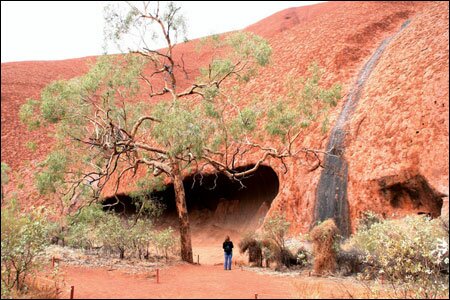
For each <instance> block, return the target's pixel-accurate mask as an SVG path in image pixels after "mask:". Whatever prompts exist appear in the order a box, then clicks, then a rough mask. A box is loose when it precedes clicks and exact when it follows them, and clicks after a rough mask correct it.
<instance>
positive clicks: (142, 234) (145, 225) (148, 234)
mask: <svg viewBox="0 0 450 300" xmlns="http://www.w3.org/2000/svg"><path fill="white" fill-rule="evenodd" d="M152 228H153V224H152V222H151V221H150V220H149V219H139V220H137V221H136V224H134V226H133V227H132V228H131V229H130V231H129V234H130V240H131V243H132V246H133V250H134V253H135V255H136V256H137V257H138V258H139V259H142V258H143V257H145V258H148V257H149V244H150V242H151V241H152V240H153V238H154V234H153V231H152Z"/></svg>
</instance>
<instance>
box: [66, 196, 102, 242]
mask: <svg viewBox="0 0 450 300" xmlns="http://www.w3.org/2000/svg"><path fill="white" fill-rule="evenodd" d="M103 217H104V212H103V210H102V206H101V205H100V204H95V203H94V204H91V205H89V206H86V207H83V208H82V209H81V210H79V212H78V213H77V214H75V215H74V216H68V217H67V232H66V236H65V240H66V241H67V244H68V245H69V246H71V247H74V248H82V249H91V248H93V247H94V246H95V245H96V244H97V240H98V238H97V234H96V228H97V226H98V225H99V224H100V222H101V221H102V219H103Z"/></svg>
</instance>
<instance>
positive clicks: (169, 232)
mask: <svg viewBox="0 0 450 300" xmlns="http://www.w3.org/2000/svg"><path fill="white" fill-rule="evenodd" d="M153 241H154V243H155V247H156V250H157V253H158V252H160V253H161V254H164V257H165V258H166V260H168V259H169V253H170V252H171V251H172V252H174V251H175V245H176V243H175V241H176V238H175V236H174V230H173V229H172V227H169V228H166V229H164V230H161V231H158V232H156V233H154V237H153Z"/></svg>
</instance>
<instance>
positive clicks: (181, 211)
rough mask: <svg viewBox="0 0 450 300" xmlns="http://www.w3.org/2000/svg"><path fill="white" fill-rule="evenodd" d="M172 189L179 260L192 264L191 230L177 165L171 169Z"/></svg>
mask: <svg viewBox="0 0 450 300" xmlns="http://www.w3.org/2000/svg"><path fill="white" fill-rule="evenodd" d="M172 176H173V187H174V190H175V202H176V206H177V212H178V218H179V220H180V238H181V259H182V260H184V261H187V262H189V263H194V258H193V256H192V244H191V229H190V226H189V216H188V211H187V207H186V196H185V193H184V186H183V179H182V177H181V172H180V169H179V167H178V163H174V164H173V169H172Z"/></svg>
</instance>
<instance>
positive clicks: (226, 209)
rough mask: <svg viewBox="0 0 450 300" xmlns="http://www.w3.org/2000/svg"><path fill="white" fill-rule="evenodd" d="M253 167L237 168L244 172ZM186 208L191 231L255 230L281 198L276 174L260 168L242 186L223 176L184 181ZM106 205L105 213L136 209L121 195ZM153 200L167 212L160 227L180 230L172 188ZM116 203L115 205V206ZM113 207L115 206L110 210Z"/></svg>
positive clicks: (193, 176)
mask: <svg viewBox="0 0 450 300" xmlns="http://www.w3.org/2000/svg"><path fill="white" fill-rule="evenodd" d="M253 166H254V165H248V166H244V167H239V168H236V171H244V170H247V169H250V168H252V167H253ZM183 183H184V188H185V193H186V205H187V209H188V213H189V219H190V223H191V226H192V227H196V226H200V227H205V226H212V227H216V228H222V229H232V230H235V231H240V230H254V229H256V228H257V227H258V226H259V225H260V224H261V222H262V220H263V219H264V217H265V215H266V214H267V212H268V211H269V209H270V206H271V204H272V201H273V199H274V198H275V197H276V196H277V194H278V189H279V180H278V176H277V174H276V173H275V171H274V170H273V169H272V168H271V167H269V166H264V165H261V166H260V167H259V168H258V169H257V171H256V172H254V173H253V174H251V175H249V176H247V177H246V178H243V179H242V180H241V183H242V184H241V183H240V182H237V181H232V180H230V179H229V178H228V177H227V176H225V175H224V174H221V173H214V174H203V175H199V174H196V175H190V176H187V177H186V178H185V179H184V180H183ZM117 198H118V199H119V201H117V199H116V198H115V197H111V198H107V199H105V200H104V201H103V205H109V206H105V207H104V209H105V210H108V209H113V210H114V211H115V212H117V213H125V215H132V214H134V213H136V206H135V205H134V204H133V203H132V199H131V197H129V196H128V195H118V196H117ZM151 198H152V199H154V200H156V201H160V202H161V203H162V204H164V206H165V207H166V208H165V211H164V213H163V215H162V217H161V218H159V220H160V221H159V222H160V224H159V225H162V226H169V225H170V226H177V224H178V218H177V211H176V206H175V192H174V188H173V184H169V185H167V186H166V187H165V189H164V190H162V191H155V192H153V193H152V194H151ZM114 203H116V204H115V205H112V204H114ZM111 205H112V206H111Z"/></svg>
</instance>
